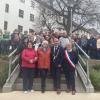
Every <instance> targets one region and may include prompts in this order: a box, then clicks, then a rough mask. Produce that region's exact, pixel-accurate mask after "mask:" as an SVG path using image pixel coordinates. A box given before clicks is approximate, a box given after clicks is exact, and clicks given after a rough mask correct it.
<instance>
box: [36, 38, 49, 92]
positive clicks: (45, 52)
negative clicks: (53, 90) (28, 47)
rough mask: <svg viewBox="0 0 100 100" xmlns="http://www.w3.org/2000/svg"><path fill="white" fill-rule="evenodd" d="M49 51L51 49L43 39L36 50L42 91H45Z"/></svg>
mask: <svg viewBox="0 0 100 100" xmlns="http://www.w3.org/2000/svg"><path fill="white" fill-rule="evenodd" d="M50 53H51V49H50V47H49V44H48V41H46V40H45V41H43V42H42V46H41V47H40V48H38V50H37V55H38V69H39V72H40V78H41V92H42V93H44V92H45V88H46V77H47V72H48V71H49V70H50Z"/></svg>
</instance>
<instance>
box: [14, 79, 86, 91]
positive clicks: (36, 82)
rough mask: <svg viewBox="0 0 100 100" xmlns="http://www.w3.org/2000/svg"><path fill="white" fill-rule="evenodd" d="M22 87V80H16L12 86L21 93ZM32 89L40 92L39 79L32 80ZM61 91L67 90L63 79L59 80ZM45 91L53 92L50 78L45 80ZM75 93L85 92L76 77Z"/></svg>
mask: <svg viewBox="0 0 100 100" xmlns="http://www.w3.org/2000/svg"><path fill="white" fill-rule="evenodd" d="M22 87H23V85H22V78H18V79H17V80H16V82H15V84H14V90H17V91H22ZM33 88H34V90H35V91H40V90H41V80H40V78H35V79H34V83H33ZM61 90H62V91H65V90H67V86H66V81H65V78H64V77H62V78H61ZM46 91H53V80H52V79H51V78H47V80H46ZM76 91H77V92H78V93H83V92H85V90H84V88H83V86H82V83H81V81H80V79H79V77H76Z"/></svg>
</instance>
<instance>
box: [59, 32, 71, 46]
mask: <svg viewBox="0 0 100 100" xmlns="http://www.w3.org/2000/svg"><path fill="white" fill-rule="evenodd" d="M59 40H60V44H61V46H62V47H63V48H65V47H66V44H67V43H69V39H68V36H67V33H66V32H65V31H63V34H62V36H61V37H60V39H59Z"/></svg>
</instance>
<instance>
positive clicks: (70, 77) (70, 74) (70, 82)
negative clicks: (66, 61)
mask: <svg viewBox="0 0 100 100" xmlns="http://www.w3.org/2000/svg"><path fill="white" fill-rule="evenodd" d="M64 73H65V78H66V84H67V88H68V89H69V90H72V91H75V70H70V69H66V70H65V71H64Z"/></svg>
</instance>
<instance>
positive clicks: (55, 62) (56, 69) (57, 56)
mask: <svg viewBox="0 0 100 100" xmlns="http://www.w3.org/2000/svg"><path fill="white" fill-rule="evenodd" d="M59 44H60V42H59V40H58V39H57V38H54V45H53V46H52V47H51V72H52V76H53V83H54V90H56V91H57V94H60V93H61V91H60V88H61V87H60V84H61V83H60V81H61V64H62V60H63V59H62V58H63V48H62V47H61V46H60V45H59Z"/></svg>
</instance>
